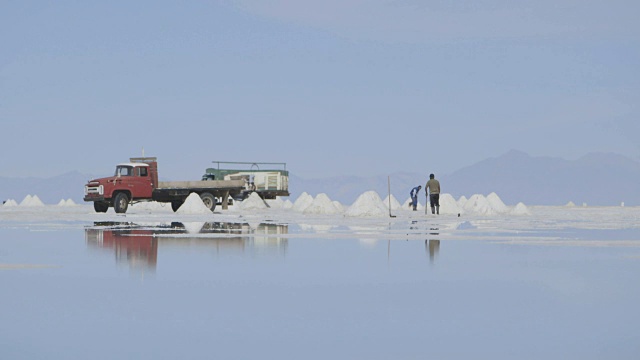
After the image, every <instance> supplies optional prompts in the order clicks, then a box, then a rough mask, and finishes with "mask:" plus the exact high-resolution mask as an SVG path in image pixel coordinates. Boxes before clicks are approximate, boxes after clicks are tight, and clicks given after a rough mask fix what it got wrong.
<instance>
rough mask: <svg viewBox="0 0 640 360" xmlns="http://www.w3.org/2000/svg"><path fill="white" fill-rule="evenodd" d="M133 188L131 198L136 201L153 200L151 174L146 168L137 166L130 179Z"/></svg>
mask: <svg viewBox="0 0 640 360" xmlns="http://www.w3.org/2000/svg"><path fill="white" fill-rule="evenodd" d="M128 180H129V181H130V186H131V196H132V197H133V198H134V199H151V193H152V192H153V186H152V185H151V182H152V180H151V174H149V169H148V168H147V167H146V166H136V167H135V168H134V173H133V176H132V177H131V178H129V179H128Z"/></svg>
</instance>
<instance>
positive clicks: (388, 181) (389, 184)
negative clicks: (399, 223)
mask: <svg viewBox="0 0 640 360" xmlns="http://www.w3.org/2000/svg"><path fill="white" fill-rule="evenodd" d="M387 186H388V188H389V189H388V190H389V196H387V198H388V199H389V217H392V218H394V217H396V216H395V215H391V176H387Z"/></svg>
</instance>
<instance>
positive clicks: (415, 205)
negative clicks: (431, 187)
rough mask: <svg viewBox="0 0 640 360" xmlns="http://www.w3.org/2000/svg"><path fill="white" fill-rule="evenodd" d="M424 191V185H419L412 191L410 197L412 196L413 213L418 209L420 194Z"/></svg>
mask: <svg viewBox="0 0 640 360" xmlns="http://www.w3.org/2000/svg"><path fill="white" fill-rule="evenodd" d="M420 189H422V185H418V186H416V187H414V188H413V189H411V192H410V193H409V195H410V196H411V205H412V206H413V211H416V210H417V208H418V193H419V192H420Z"/></svg>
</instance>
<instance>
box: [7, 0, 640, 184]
mask: <svg viewBox="0 0 640 360" xmlns="http://www.w3.org/2000/svg"><path fill="white" fill-rule="evenodd" d="M639 13H640V2H638V1H616V0H613V1H589V0H586V1H585V0H580V1H573V0H569V1H550V0H535V1H534V0H532V1H517V2H516V1H506V0H505V1H501V0H486V1H483V0H473V1H454V2H452V1H417V0H395V1H375V0H367V1H365V0H323V1H302V0H301V1H285V0H276V1H264V0H237V1H234V0H226V1H187V2H178V1H175V2H168V1H87V0H80V1H49V2H47V1H2V2H0V41H1V44H2V46H0V124H1V126H0V131H1V134H2V141H1V142H0V153H1V154H2V155H1V157H0V176H14V175H19V176H29V175H36V176H53V175H58V174H62V173H64V172H67V171H72V170H79V171H81V172H90V173H104V172H111V171H112V167H113V165H114V164H115V163H117V162H121V161H124V160H126V159H127V158H128V157H129V156H138V155H140V153H141V149H142V148H143V147H144V148H145V152H146V154H147V155H149V156H158V157H159V159H160V162H161V163H160V171H161V173H162V174H161V175H162V176H165V177H168V178H169V179H172V180H179V179H181V178H197V177H199V176H200V175H201V174H202V173H203V170H204V168H206V167H207V166H209V165H210V162H211V161H212V160H234V161H282V162H287V163H288V168H289V170H291V171H292V172H293V173H295V174H296V175H299V176H302V177H324V176H333V175H342V174H361V175H376V174H387V173H391V172H396V171H412V172H425V173H429V172H436V173H446V172H450V171H453V170H456V169H458V168H460V167H463V166H466V165H470V164H473V163H475V162H477V161H479V160H483V159H485V158H487V157H493V156H499V155H501V154H503V153H505V152H507V151H508V150H510V149H518V150H522V151H525V152H527V153H529V154H530V155H533V156H539V155H549V156H559V157H563V158H567V159H573V158H578V157H580V156H582V155H584V154H586V153H589V152H594V151H607V152H617V153H621V154H624V155H627V156H629V157H631V158H634V159H638V158H639V157H640V148H639V144H640V143H639V140H638V139H640V121H639V119H638V114H639V111H638V106H637V104H638V102H639V101H640V68H639V64H640V22H639V21H638V20H637V14H639Z"/></svg>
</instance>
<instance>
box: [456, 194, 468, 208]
mask: <svg viewBox="0 0 640 360" xmlns="http://www.w3.org/2000/svg"><path fill="white" fill-rule="evenodd" d="M467 201H469V199H467V197H466V196H464V195H462V196H460V198H459V199H458V207H459V208H461V209H462V208H464V204H466V203H467Z"/></svg>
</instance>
